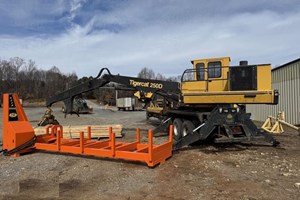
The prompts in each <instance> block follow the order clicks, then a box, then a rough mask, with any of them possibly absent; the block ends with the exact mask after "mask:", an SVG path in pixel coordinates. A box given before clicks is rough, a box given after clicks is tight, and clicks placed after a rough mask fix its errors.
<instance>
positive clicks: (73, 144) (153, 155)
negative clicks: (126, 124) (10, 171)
mask: <svg viewBox="0 0 300 200" xmlns="http://www.w3.org/2000/svg"><path fill="white" fill-rule="evenodd" d="M12 100H13V101H14V103H13V104H14V105H15V106H12V107H14V108H13V109H15V110H16V114H17V115H19V113H20V115H22V116H23V117H21V118H20V117H19V118H18V119H17V120H16V119H14V121H11V120H10V119H11V118H9V117H8V116H9V113H11V111H9V109H11V108H10V106H9V103H8V102H11V101H12ZM18 101H19V99H18V96H17V95H16V94H4V95H3V105H4V106H3V110H4V111H3V115H5V116H6V117H3V120H4V123H3V125H4V128H3V144H5V145H3V147H4V150H5V151H6V152H13V154H10V155H13V156H18V155H20V154H21V153H22V152H24V151H29V150H33V149H37V150H44V151H52V152H62V153H71V154H80V155H87V156H98V157H107V158H116V159H124V160H133V161H141V162H145V163H147V165H148V166H149V167H154V166H156V165H158V164H159V163H163V162H165V160H166V159H168V158H170V157H171V156H172V145H173V141H172V138H173V126H170V130H169V138H168V140H167V141H166V142H165V143H163V144H158V145H156V144H154V143H153V133H152V130H149V131H148V143H141V139H140V138H141V133H140V129H139V128H137V129H136V140H135V141H134V142H131V143H128V142H117V141H116V137H115V133H113V131H112V128H111V127H110V128H109V130H108V131H109V139H107V140H104V141H98V140H95V139H92V138H91V131H92V130H91V127H87V131H86V133H85V132H80V138H79V139H66V138H63V127H62V126H61V125H48V126H47V127H45V134H43V135H39V136H35V135H34V131H33V129H32V127H31V125H30V124H29V122H28V120H27V118H26V115H25V112H24V110H23V108H22V106H21V105H20V103H19V102H18ZM12 124H13V125H14V126H15V127H18V129H14V128H10V127H11V126H12ZM20 130H23V131H21V132H20ZM12 138H15V139H16V141H19V142H18V143H17V144H16V143H15V142H14V139H12ZM20 138H21V139H20ZM32 138H34V144H32V145H31V146H26V148H24V149H21V150H19V151H17V152H16V151H13V150H15V149H16V148H18V147H20V146H22V145H24V144H26V143H28V141H30V140H31V139H32ZM8 154H9V153H8Z"/></svg>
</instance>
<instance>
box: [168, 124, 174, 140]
mask: <svg viewBox="0 0 300 200" xmlns="http://www.w3.org/2000/svg"><path fill="white" fill-rule="evenodd" d="M173 132H174V126H173V125H170V128H169V142H170V143H171V144H173Z"/></svg>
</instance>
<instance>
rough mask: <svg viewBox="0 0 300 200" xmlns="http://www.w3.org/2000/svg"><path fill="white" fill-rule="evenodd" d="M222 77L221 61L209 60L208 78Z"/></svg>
mask: <svg viewBox="0 0 300 200" xmlns="http://www.w3.org/2000/svg"><path fill="white" fill-rule="evenodd" d="M220 77H221V62H209V63H208V78H220Z"/></svg>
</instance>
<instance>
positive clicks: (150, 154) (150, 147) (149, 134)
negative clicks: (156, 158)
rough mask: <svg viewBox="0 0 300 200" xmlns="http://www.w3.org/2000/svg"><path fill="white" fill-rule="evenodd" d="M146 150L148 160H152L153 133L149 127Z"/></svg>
mask: <svg viewBox="0 0 300 200" xmlns="http://www.w3.org/2000/svg"><path fill="white" fill-rule="evenodd" d="M148 152H149V161H150V162H152V160H153V133H152V130H151V129H150V130H149V131H148Z"/></svg>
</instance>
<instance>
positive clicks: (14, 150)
mask: <svg viewBox="0 0 300 200" xmlns="http://www.w3.org/2000/svg"><path fill="white" fill-rule="evenodd" d="M35 141H36V136H34V137H33V138H32V139H30V140H29V141H27V142H25V143H24V144H22V145H20V146H18V147H16V148H14V149H12V150H9V151H7V150H6V149H2V150H1V152H3V154H4V155H5V156H9V155H11V154H14V153H17V152H18V151H21V150H23V149H26V148H28V147H31V146H33V145H34V143H35Z"/></svg>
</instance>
